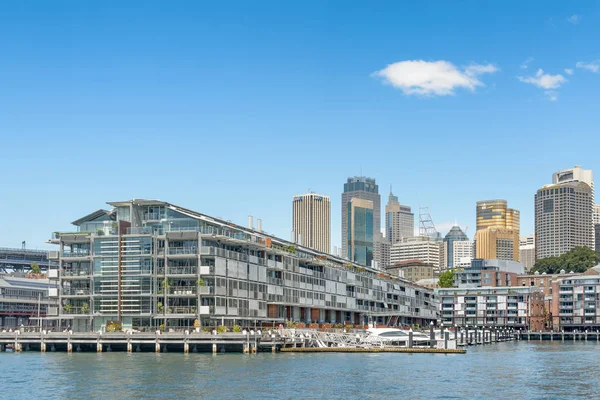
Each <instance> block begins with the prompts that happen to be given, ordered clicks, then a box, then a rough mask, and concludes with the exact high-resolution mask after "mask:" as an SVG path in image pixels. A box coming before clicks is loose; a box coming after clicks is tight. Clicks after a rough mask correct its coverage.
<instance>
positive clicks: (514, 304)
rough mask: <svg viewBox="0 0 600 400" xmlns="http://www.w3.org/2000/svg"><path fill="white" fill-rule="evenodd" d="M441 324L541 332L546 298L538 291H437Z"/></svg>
mask: <svg viewBox="0 0 600 400" xmlns="http://www.w3.org/2000/svg"><path fill="white" fill-rule="evenodd" d="M435 292H436V294H437V295H438V297H439V299H440V314H441V322H442V323H443V324H444V325H446V326H459V327H467V326H468V327H478V328H479V327H484V326H485V327H510V328H514V329H517V330H519V329H530V330H534V331H539V330H540V329H542V327H543V320H544V317H543V315H544V295H543V293H542V292H541V291H540V290H539V289H538V288H537V287H522V286H513V287H480V288H475V289H471V288H449V289H436V290H435Z"/></svg>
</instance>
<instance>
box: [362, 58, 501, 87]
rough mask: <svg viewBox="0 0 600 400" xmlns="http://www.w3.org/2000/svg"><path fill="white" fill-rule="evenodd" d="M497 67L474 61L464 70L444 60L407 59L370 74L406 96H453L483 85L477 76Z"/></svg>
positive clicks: (495, 69) (492, 70) (491, 71)
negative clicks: (462, 90) (463, 90)
mask: <svg viewBox="0 0 600 400" xmlns="http://www.w3.org/2000/svg"><path fill="white" fill-rule="evenodd" d="M497 70H498V69H497V68H496V67H495V66H494V65H492V64H487V65H480V64H472V65H469V66H467V67H466V68H464V69H463V70H461V69H459V68H457V67H456V66H455V65H454V64H452V63H450V62H448V61H443V60H440V61H432V62H428V61H423V60H408V61H400V62H397V63H394V64H390V65H388V66H387V67H385V68H384V69H382V70H380V71H376V72H374V73H373V74H372V75H371V76H374V77H377V78H381V79H382V80H383V82H384V83H387V84H389V85H392V86H393V87H395V88H398V89H400V90H402V91H403V92H404V94H407V95H411V94H415V95H421V96H447V95H453V94H454V91H455V90H456V89H461V88H463V89H468V90H470V91H474V90H475V89H476V88H477V86H484V84H483V83H482V82H481V81H480V80H479V79H478V76H479V75H482V74H486V73H493V72H496V71H497Z"/></svg>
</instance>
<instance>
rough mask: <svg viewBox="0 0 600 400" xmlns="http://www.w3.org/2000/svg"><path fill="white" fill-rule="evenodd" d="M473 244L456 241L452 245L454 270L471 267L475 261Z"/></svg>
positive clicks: (468, 241)
mask: <svg viewBox="0 0 600 400" xmlns="http://www.w3.org/2000/svg"><path fill="white" fill-rule="evenodd" d="M473 247H474V246H473V242H471V241H470V240H466V241H455V242H453V243H452V258H453V259H454V261H453V263H452V268H465V267H469V266H470V265H471V262H472V261H473Z"/></svg>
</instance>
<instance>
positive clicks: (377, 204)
mask: <svg viewBox="0 0 600 400" xmlns="http://www.w3.org/2000/svg"><path fill="white" fill-rule="evenodd" d="M352 199H362V200H369V201H371V202H372V205H373V206H372V209H373V212H372V214H373V221H372V222H371V226H372V227H373V232H379V231H380V229H381V197H380V196H379V187H378V186H377V183H376V182H375V179H373V178H367V177H365V176H355V177H352V178H348V180H347V182H346V183H344V192H343V193H342V254H343V255H344V257H348V254H350V253H349V252H348V243H349V240H350V238H349V230H348V225H349V220H348V215H349V214H348V208H349V207H350V201H351V200H352Z"/></svg>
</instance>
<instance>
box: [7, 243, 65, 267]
mask: <svg viewBox="0 0 600 400" xmlns="http://www.w3.org/2000/svg"><path fill="white" fill-rule="evenodd" d="M34 262H37V263H38V265H39V266H40V269H41V270H42V271H43V272H45V271H47V270H48V266H49V265H50V266H56V265H58V264H57V263H55V262H51V261H48V252H47V251H44V250H27V249H11V248H0V273H11V272H29V271H30V270H31V264H32V263H34Z"/></svg>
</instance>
